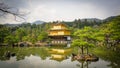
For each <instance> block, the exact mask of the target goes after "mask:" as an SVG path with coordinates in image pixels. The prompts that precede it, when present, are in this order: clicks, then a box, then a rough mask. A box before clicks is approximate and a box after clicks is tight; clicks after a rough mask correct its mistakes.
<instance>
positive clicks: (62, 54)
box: [49, 49, 71, 61]
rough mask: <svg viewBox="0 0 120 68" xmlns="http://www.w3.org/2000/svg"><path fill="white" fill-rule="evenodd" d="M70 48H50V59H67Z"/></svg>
mask: <svg viewBox="0 0 120 68" xmlns="http://www.w3.org/2000/svg"><path fill="white" fill-rule="evenodd" d="M70 52H71V49H51V50H49V53H50V54H51V58H50V59H52V60H56V61H63V60H65V59H68V55H70Z"/></svg>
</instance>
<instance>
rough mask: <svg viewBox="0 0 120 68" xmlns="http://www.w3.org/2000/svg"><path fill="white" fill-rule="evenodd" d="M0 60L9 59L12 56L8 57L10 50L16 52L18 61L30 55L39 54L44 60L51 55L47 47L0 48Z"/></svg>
mask: <svg viewBox="0 0 120 68" xmlns="http://www.w3.org/2000/svg"><path fill="white" fill-rule="evenodd" d="M0 49H1V52H0V60H9V59H10V57H12V56H10V57H6V52H7V51H10V53H13V52H14V53H15V55H16V59H17V61H19V60H23V59H25V57H29V56H30V55H36V56H39V57H40V58H41V59H42V60H45V59H46V57H48V56H49V53H48V52H47V50H46V48H44V47H41V48H11V47H9V48H4V47H3V48H0Z"/></svg>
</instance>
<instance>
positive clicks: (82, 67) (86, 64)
mask: <svg viewBox="0 0 120 68" xmlns="http://www.w3.org/2000/svg"><path fill="white" fill-rule="evenodd" d="M79 62H80V64H76V66H77V67H80V68H89V64H91V62H90V61H79Z"/></svg>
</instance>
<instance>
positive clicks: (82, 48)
mask: <svg viewBox="0 0 120 68" xmlns="http://www.w3.org/2000/svg"><path fill="white" fill-rule="evenodd" d="M81 50H82V54H84V51H83V46H82V48H81Z"/></svg>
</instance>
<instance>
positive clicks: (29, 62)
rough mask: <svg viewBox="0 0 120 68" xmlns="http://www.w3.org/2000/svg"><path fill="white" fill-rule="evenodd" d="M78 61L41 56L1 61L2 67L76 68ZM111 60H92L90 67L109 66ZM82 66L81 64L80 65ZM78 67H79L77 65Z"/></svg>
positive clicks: (105, 67)
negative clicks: (59, 60)
mask: <svg viewBox="0 0 120 68" xmlns="http://www.w3.org/2000/svg"><path fill="white" fill-rule="evenodd" d="M77 64H81V63H80V62H78V61H71V58H69V59H66V60H63V61H61V62H58V61H56V60H50V58H47V59H46V60H41V58H40V57H39V56H33V55H31V56H30V57H25V59H24V60H20V61H16V57H13V58H11V59H10V60H7V61H0V67H1V68H75V67H77V66H76V65H77ZM108 64H109V62H107V61H104V60H101V59H99V61H98V62H91V63H90V64H89V68H109V67H107V65H108ZM80 66H81V65H80ZM77 68H78V67H77Z"/></svg>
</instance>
